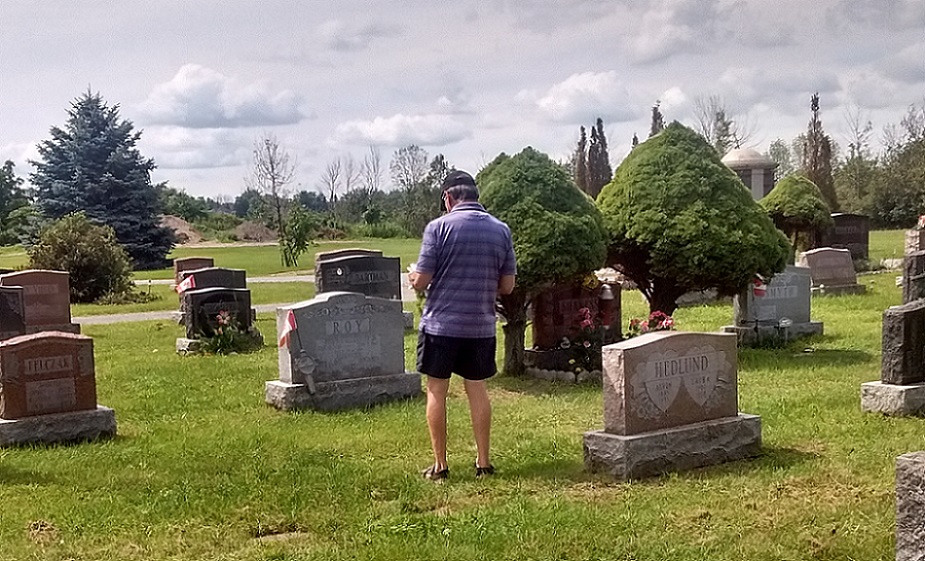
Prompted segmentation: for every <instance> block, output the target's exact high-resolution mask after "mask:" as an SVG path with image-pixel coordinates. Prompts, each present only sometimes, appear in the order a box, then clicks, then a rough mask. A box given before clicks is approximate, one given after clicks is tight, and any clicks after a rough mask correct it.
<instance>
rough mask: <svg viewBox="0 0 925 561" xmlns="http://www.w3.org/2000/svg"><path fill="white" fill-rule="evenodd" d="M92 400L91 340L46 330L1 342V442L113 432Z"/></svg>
mask: <svg viewBox="0 0 925 561" xmlns="http://www.w3.org/2000/svg"><path fill="white" fill-rule="evenodd" d="M115 433H116V418H115V413H114V412H113V410H112V409H109V408H107V407H103V406H100V405H98V404H97V403H96V375H95V370H94V362H93V339H91V338H90V337H86V336H84V335H76V334H73V333H65V332H60V331H49V332H42V333H34V334H31V335H23V336H21V337H14V338H12V339H8V340H6V341H3V342H0V445H10V444H23V443H26V442H59V441H70V440H85V439H95V438H101V437H110V436H114V435H115Z"/></svg>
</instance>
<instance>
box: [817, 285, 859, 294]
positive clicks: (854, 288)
mask: <svg viewBox="0 0 925 561" xmlns="http://www.w3.org/2000/svg"><path fill="white" fill-rule="evenodd" d="M865 292H867V287H866V286H864V285H863V284H843V285H838V286H829V285H825V286H814V287H812V288H811V289H810V293H811V294H812V295H813V296H844V295H846V294H864V293H865Z"/></svg>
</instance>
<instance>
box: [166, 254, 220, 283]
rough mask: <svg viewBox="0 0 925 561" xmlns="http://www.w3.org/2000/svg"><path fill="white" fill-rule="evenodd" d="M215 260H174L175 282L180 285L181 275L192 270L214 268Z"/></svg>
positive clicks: (182, 258) (202, 258)
mask: <svg viewBox="0 0 925 561" xmlns="http://www.w3.org/2000/svg"><path fill="white" fill-rule="evenodd" d="M214 266H215V260H214V259H212V258H211V257H178V258H177V259H174V260H173V281H174V282H175V283H179V282H180V281H181V280H183V279H181V278H180V273H181V272H183V271H188V270H191V269H204V268H206V267H214Z"/></svg>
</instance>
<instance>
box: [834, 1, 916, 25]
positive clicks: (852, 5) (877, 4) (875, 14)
mask: <svg viewBox="0 0 925 561" xmlns="http://www.w3.org/2000/svg"><path fill="white" fill-rule="evenodd" d="M826 18H827V20H828V23H829V25H830V26H831V28H832V29H833V30H834V31H837V32H847V31H852V30H879V31H902V30H905V29H918V30H921V29H922V28H923V27H925V2H922V0H841V1H840V2H838V3H837V4H835V5H834V6H831V7H829V9H828V10H827V12H826Z"/></svg>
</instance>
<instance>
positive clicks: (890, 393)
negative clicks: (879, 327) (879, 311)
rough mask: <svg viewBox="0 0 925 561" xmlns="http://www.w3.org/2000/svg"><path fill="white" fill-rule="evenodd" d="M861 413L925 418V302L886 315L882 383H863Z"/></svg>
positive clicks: (908, 305)
mask: <svg viewBox="0 0 925 561" xmlns="http://www.w3.org/2000/svg"><path fill="white" fill-rule="evenodd" d="M861 410H862V411H867V412H875V413H884V414H886V415H897V416H904V415H925V300H914V301H912V302H909V303H908V304H903V305H901V306H892V307H890V308H888V309H887V310H885V311H884V312H883V335H882V341H881V358H880V380H879V381H876V382H866V383H864V384H861Z"/></svg>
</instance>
